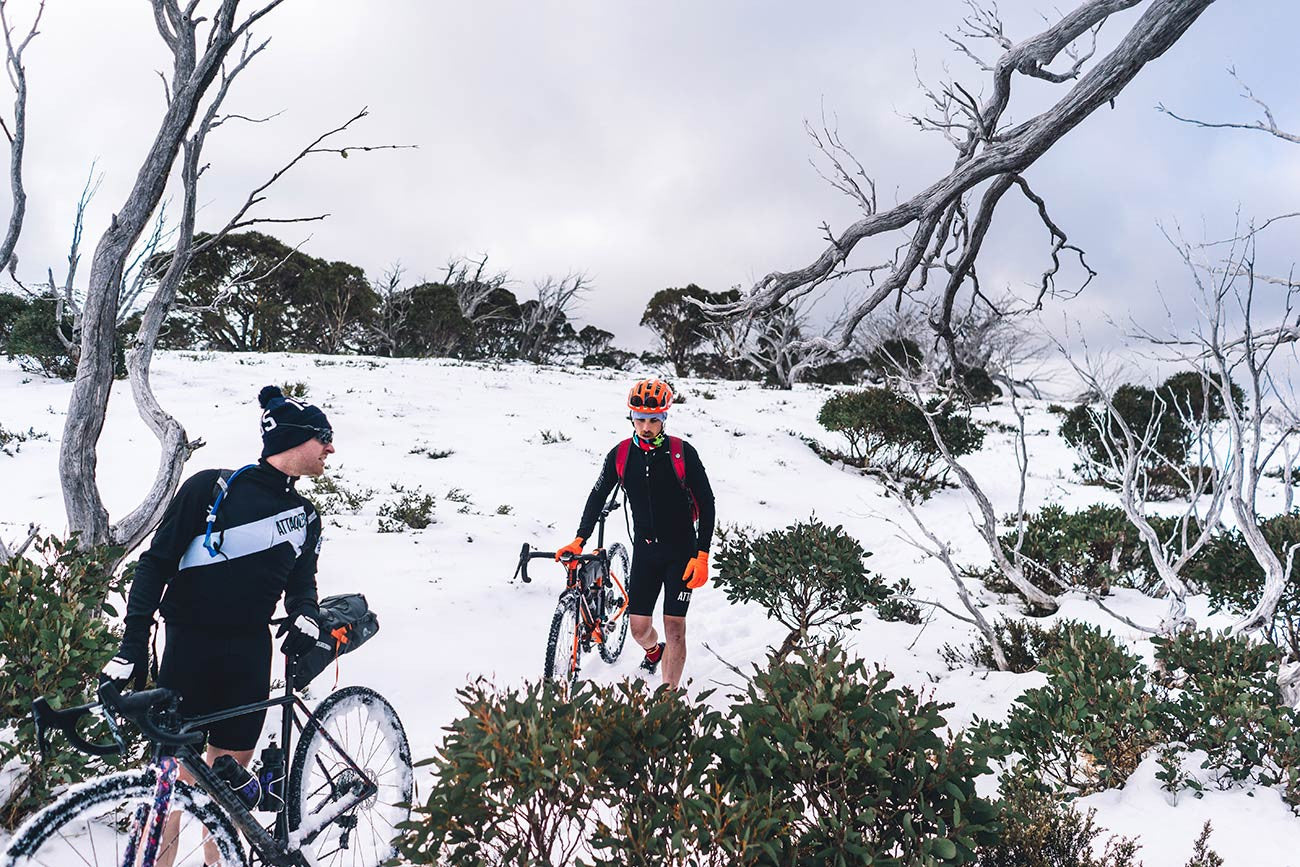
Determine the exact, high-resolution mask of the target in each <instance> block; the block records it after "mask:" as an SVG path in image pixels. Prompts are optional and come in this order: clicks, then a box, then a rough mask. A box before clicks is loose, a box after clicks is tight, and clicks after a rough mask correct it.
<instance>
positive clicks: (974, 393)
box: [942, 365, 1002, 404]
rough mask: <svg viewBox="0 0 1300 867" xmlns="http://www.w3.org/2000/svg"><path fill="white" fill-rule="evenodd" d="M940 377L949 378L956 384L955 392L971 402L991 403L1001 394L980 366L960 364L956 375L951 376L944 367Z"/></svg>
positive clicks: (987, 373)
mask: <svg viewBox="0 0 1300 867" xmlns="http://www.w3.org/2000/svg"><path fill="white" fill-rule="evenodd" d="M942 379H943V380H945V381H948V380H951V381H952V383H953V385H954V386H956V391H957V393H958V394H960V395H961V396H962V397H963V398H965V400H966V401H968V402H969V403H972V404H985V403H991V402H992V401H994V400H996V399H997V398H999V397H1001V396H1002V389H1001V388H999V387H998V385H997V383H995V382H994V381H993V377H992V376H990V375H989V372H988V371H987V370H985V369H984V368H982V367H970V366H967V365H961V366H959V367H958V368H957V374H956V376H953V374H952V372H951V371H950V370H948V369H944V371H943V373H942Z"/></svg>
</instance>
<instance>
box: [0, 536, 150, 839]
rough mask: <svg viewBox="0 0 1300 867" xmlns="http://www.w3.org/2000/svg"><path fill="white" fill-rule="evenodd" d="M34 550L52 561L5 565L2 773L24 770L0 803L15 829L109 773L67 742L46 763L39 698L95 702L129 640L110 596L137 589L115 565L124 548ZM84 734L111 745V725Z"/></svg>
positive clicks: (1, 586) (0, 606) (0, 618)
mask: <svg viewBox="0 0 1300 867" xmlns="http://www.w3.org/2000/svg"><path fill="white" fill-rule="evenodd" d="M34 547H35V550H36V552H37V554H39V555H40V557H41V559H42V560H43V563H38V562H35V561H34V560H30V559H27V558H25V557H17V558H14V559H13V560H11V561H10V562H9V563H7V564H5V565H0V660H3V663H4V665H3V668H4V677H0V767H3V766H4V765H5V764H7V763H8V762H11V761H14V760H17V762H18V763H20V764H21V765H22V766H23V770H22V771H20V773H19V782H18V783H17V784H16V785H15V787H14V790H13V792H12V794H11V795H10V797H9V799H8V801H0V826H3V827H6V828H12V827H14V826H15V825H16V824H17V823H18V822H19V821H20V820H21V819H22V817H23V816H24V815H25V814H26V813H28V812H30V811H31V810H33V809H36V808H38V807H42V806H44V805H45V804H47V803H48V802H49V798H50V793H51V792H52V791H53V790H54V789H55V788H57V787H59V786H63V785H66V784H69V783H75V782H79V781H80V780H82V779H84V778H85V777H87V776H89V775H91V774H94V773H100V772H102V765H100V766H98V767H96V764H98V760H96V759H94V758H92V757H90V756H87V755H85V754H84V753H79V752H77V751H75V750H73V749H72V748H71V747H70V746H69V745H68V744H67V743H66V742H64V741H63V740H62V739H61V738H60V737H59V736H55V737H54V738H53V739H52V741H51V744H50V746H51V752H50V753H49V755H48V756H47V758H46V759H45V761H39V751H38V749H37V744H36V732H35V726H34V724H33V722H32V718H31V710H32V700H33V699H35V698H38V697H41V696H44V697H46V698H48V699H49V701H50V703H51V704H52V705H54V706H55V707H57V708H62V707H68V706H71V705H78V704H85V703H86V702H87V701H89V700H91V697H92V696H93V695H94V690H95V685H96V683H97V680H98V675H99V671H100V669H101V668H103V666H104V663H106V662H108V660H109V659H111V658H112V656H113V654H114V653H115V652H116V650H117V647H118V642H119V640H120V636H119V635H118V634H117V633H116V632H115V631H114V629H113V627H112V626H111V625H110V624H109V621H108V619H107V617H116V616H117V612H116V611H115V610H114V609H113V607H112V606H110V605H108V604H106V603H104V601H103V600H104V599H105V598H106V597H107V596H109V595H113V596H117V595H120V594H121V593H122V592H123V591H124V590H125V588H126V585H127V579H126V578H125V577H123V576H114V575H112V574H111V573H109V572H107V571H106V569H105V564H106V563H110V562H115V561H116V560H117V559H118V557H119V556H120V555H121V551H120V549H108V548H105V549H100V550H97V551H91V552H82V551H78V550H77V548H76V544H75V541H72V540H69V541H60V540H59V539H57V538H54V537H47V538H43V539H38V540H37V541H36V542H35V545H34ZM84 733H85V734H88V735H90V736H91V737H92V739H96V740H100V741H107V740H108V737H107V736H106V733H105V732H104V731H103V730H102V729H99V730H96V729H93V728H92V729H90V730H88V731H86V732H84Z"/></svg>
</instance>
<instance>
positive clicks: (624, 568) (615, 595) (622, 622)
mask: <svg viewBox="0 0 1300 867" xmlns="http://www.w3.org/2000/svg"><path fill="white" fill-rule="evenodd" d="M630 569H631V567H630V566H629V563H628V557H627V549H626V548H624V547H623V546H622V545H621V544H620V543H618V542H615V543H614V544H613V545H610V546H609V575H607V576H606V583H605V591H604V594H603V595H604V597H605V598H604V600H603V601H604V608H605V611H604V614H602V617H604V622H603V623H601V625H600V629H601V632H602V633H603V635H604V637H605V640H604V641H602V642H601V643H600V658H601V659H603V660H605V661H606V662H608V663H610V664H613V663H614V661H615V660H617V659H618V656H619V654H620V653H622V652H623V645H624V644H625V643H626V642H627V620H628V613H627V612H626V611H622V609H623V602H624V597H623V591H622V590H620V589H619V585H618V583H616V582H615V581H613V580H610V579H612V578H617V579H618V581H619V582H621V583H622V585H623V587H624V588H626V587H627V578H628V573H629V571H630ZM620 611H622V616H621V617H619V618H618V620H613V618H614V617H616V616H618V614H619V612H620ZM611 621H612V622H611Z"/></svg>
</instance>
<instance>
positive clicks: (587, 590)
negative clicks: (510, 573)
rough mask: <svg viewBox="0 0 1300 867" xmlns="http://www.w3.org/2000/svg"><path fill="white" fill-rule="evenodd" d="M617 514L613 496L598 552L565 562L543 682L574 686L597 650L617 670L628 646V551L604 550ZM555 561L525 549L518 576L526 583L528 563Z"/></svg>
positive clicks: (605, 512)
mask: <svg viewBox="0 0 1300 867" xmlns="http://www.w3.org/2000/svg"><path fill="white" fill-rule="evenodd" d="M616 508H618V495H617V494H615V495H614V496H613V497H611V498H610V500H609V502H608V503H606V504H605V508H604V509H602V510H601V513H600V521H599V525H598V526H599V530H598V532H597V534H596V550H594V551H592V552H591V553H590V554H579V555H578V556H576V557H575V556H572V555H567V554H566V555H565V556H564V557H563V558H562V559H561V561H560V562H561V563H562V564H564V566H565V569H566V570H567V579H568V580H567V581H566V582H565V587H564V591H563V592H561V593H560V599H559V602H557V603H556V606H555V615H554V616H553V617H552V618H551V632H550V635H549V636H548V637H547V639H546V666H545V668H544V670H543V676H544V677H545V678H546V679H547V680H557V681H560V682H563V683H566V684H572V683H574V682H575V681H576V680H577V679H578V671H579V669H580V668H581V667H582V657H583V655H584V654H587V653H590V652H591V649H592V647H593V646H595V647H598V648H599V649H600V658H601V659H603V660H605V662H607V663H610V664H613V663H614V661H615V660H617V659H618V656H619V654H620V653H622V652H623V645H624V644H625V643H626V641H627V620H628V619H627V616H626V614H627V603H628V596H627V589H626V588H625V587H624V585H623V581H624V579H626V578H627V575H628V570H629V561H628V556H627V549H626V548H624V547H623V546H622V545H621V544H619V543H618V542H615V543H614V544H613V545H610V546H609V547H608V548H605V547H604V545H605V519H606V518H608V517H609V514H610V513H611V512H613V511H614V510H615V509H616ZM541 558H547V559H551V560H554V559H555V552H554V551H533V550H532V549H531V548H530V547H529V546H528V543H526V542H525V543H524V547H523V549H522V550H521V551H520V552H519V565H518V567H516V569H515V575H522V576H523V579H524V581H531V580H532V579H531V578H529V577H528V561H529V560H537V559H541Z"/></svg>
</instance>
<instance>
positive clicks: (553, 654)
mask: <svg viewBox="0 0 1300 867" xmlns="http://www.w3.org/2000/svg"><path fill="white" fill-rule="evenodd" d="M579 619H580V618H579V614H578V596H577V594H576V593H574V592H573V591H572V590H565V591H564V592H563V593H561V594H560V601H559V603H558V604H556V606H555V614H554V616H552V617H551V633H550V635H549V637H547V639H546V667H545V669H544V670H543V677H545V678H546V679H547V680H554V681H558V682H561V683H566V684H569V685H572V684H573V683H575V682H576V681H577V680H578V671H579V669H580V668H581V667H582V648H581V647H580V646H579V644H578V624H579Z"/></svg>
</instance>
